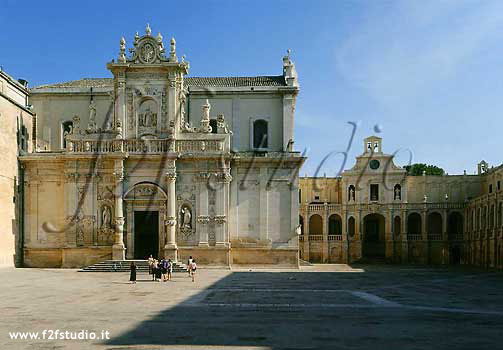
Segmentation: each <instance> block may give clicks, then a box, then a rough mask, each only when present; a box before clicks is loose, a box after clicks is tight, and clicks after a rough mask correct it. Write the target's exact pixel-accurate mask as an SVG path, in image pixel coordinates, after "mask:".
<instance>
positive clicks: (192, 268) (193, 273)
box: [190, 259, 197, 282]
mask: <svg viewBox="0 0 503 350" xmlns="http://www.w3.org/2000/svg"><path fill="white" fill-rule="evenodd" d="M196 270H197V265H196V259H194V260H192V263H191V264H190V274H191V276H192V282H194V278H195V276H196Z"/></svg>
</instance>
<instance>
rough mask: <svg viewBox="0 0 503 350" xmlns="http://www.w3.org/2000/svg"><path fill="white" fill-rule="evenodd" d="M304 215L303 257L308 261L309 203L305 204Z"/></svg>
mask: <svg viewBox="0 0 503 350" xmlns="http://www.w3.org/2000/svg"><path fill="white" fill-rule="evenodd" d="M305 213H306V216H305V217H304V257H303V259H304V260H305V261H309V236H310V235H311V233H310V232H309V219H310V217H309V214H310V212H309V204H306V211H305Z"/></svg>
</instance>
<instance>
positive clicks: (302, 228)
mask: <svg viewBox="0 0 503 350" xmlns="http://www.w3.org/2000/svg"><path fill="white" fill-rule="evenodd" d="M299 225H300V234H301V235H303V234H304V218H303V217H302V216H301V215H299Z"/></svg>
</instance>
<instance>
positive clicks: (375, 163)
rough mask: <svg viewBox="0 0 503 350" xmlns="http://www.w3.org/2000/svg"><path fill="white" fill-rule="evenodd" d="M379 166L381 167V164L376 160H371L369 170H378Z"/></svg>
mask: <svg viewBox="0 0 503 350" xmlns="http://www.w3.org/2000/svg"><path fill="white" fill-rule="evenodd" d="M379 165H381V163H380V162H379V161H378V160H377V159H372V160H371V161H370V163H369V166H370V169H374V170H376V169H378V168H379Z"/></svg>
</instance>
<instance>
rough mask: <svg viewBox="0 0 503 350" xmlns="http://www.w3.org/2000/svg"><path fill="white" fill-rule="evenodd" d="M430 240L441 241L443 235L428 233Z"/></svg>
mask: <svg viewBox="0 0 503 350" xmlns="http://www.w3.org/2000/svg"><path fill="white" fill-rule="evenodd" d="M428 240H429V241H441V240H442V234H441V233H428Z"/></svg>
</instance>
